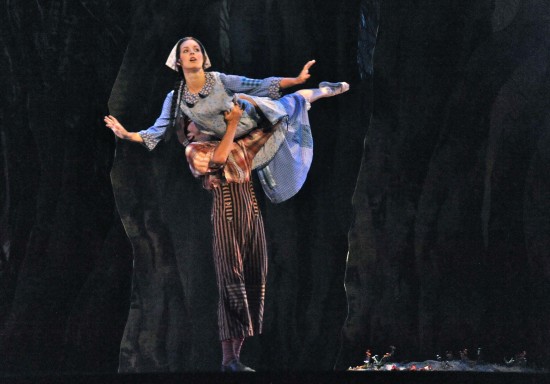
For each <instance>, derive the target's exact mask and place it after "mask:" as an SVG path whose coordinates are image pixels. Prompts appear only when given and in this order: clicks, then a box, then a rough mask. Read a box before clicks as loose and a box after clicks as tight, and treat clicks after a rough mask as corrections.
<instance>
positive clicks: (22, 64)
mask: <svg viewBox="0 0 550 384" xmlns="http://www.w3.org/2000/svg"><path fill="white" fill-rule="evenodd" d="M0 15H1V16H0V25H1V26H0V28H1V35H0V39H1V43H2V51H1V57H0V63H1V69H2V70H1V71H0V78H1V79H2V82H1V84H2V92H1V93H0V95H1V106H2V107H1V109H0V117H1V119H0V124H1V125H0V128H1V131H0V133H1V135H0V138H1V148H2V157H1V160H0V161H1V165H2V166H1V167H0V175H1V178H2V182H1V183H0V185H1V190H0V193H1V200H2V210H1V215H2V216H1V217H0V241H1V249H0V252H1V254H0V255H1V258H0V356H2V359H1V361H0V372H2V373H10V374H11V373H22V372H25V373H29V372H36V373H43V372H116V371H117V370H118V371H120V372H163V371H195V370H199V371H209V370H217V369H218V366H219V361H220V356H221V351H220V348H219V345H218V341H217V327H216V314H215V313H216V307H217V305H216V302H217V293H216V288H215V275H214V272H213V263H212V254H211V249H210V241H211V233H210V223H209V209H210V208H209V207H210V196H209V194H208V193H207V192H206V191H204V190H202V189H201V187H200V185H199V183H198V182H197V180H195V179H194V178H193V177H192V176H191V174H190V172H189V170H188V167H187V164H186V161H185V158H184V156H183V148H182V147H181V146H180V145H179V144H178V143H177V141H176V140H170V141H167V142H164V143H162V144H161V145H159V147H157V148H156V149H155V150H154V151H152V152H148V151H147V150H146V149H145V148H143V147H141V146H139V145H136V144H132V143H128V142H121V141H117V140H115V139H114V137H113V135H112V133H111V132H110V131H109V130H108V129H106V128H105V127H104V125H103V122H102V118H103V116H104V115H105V114H107V113H111V114H114V115H115V116H117V117H118V118H119V119H120V120H121V121H122V123H123V124H124V125H125V126H127V127H128V128H129V129H130V130H132V131H137V130H141V129H145V128H147V127H148V126H150V125H151V124H152V123H153V122H154V120H155V118H156V117H157V116H158V114H159V113H160V109H161V105H162V101H163V99H164V97H165V95H166V93H167V92H169V91H170V89H171V88H172V85H173V82H174V81H175V76H174V74H173V73H172V72H171V71H170V70H169V69H168V68H166V67H165V66H164V61H165V59H166V56H167V54H168V53H169V51H170V49H171V47H172V46H173V44H174V43H175V41H176V40H177V39H178V38H179V37H182V36H187V35H192V36H196V37H198V38H199V39H200V40H201V41H202V42H203V43H204V44H205V46H206V48H207V51H208V53H209V55H210V58H211V60H212V62H213V68H212V69H213V70H217V71H222V72H226V73H233V74H241V75H246V76H248V77H256V78H262V77H268V76H271V75H281V76H295V75H297V74H298V72H299V70H300V69H301V67H302V65H303V64H304V63H305V62H306V61H307V60H309V59H312V58H314V59H316V60H317V64H315V66H314V67H313V68H312V78H311V79H310V80H309V83H308V84H306V85H309V86H311V87H314V86H316V84H317V83H318V82H319V81H322V80H330V81H338V80H345V81H348V82H349V83H350V84H351V90H350V91H349V92H348V93H347V94H345V95H343V96H340V97H338V98H334V99H324V100H320V101H319V102H317V103H315V104H314V105H313V108H312V110H311V111H310V119H311V125H312V129H313V134H314V140H315V156H314V162H313V166H312V169H311V171H310V174H309V177H308V180H307V182H306V184H305V186H304V188H303V189H302V191H300V192H299V193H298V195H296V196H295V197H294V198H292V199H291V200H289V201H287V202H285V203H282V204H272V203H270V202H269V201H267V199H265V198H261V197H260V200H261V201H260V204H261V208H262V211H263V213H264V218H265V221H266V226H267V237H268V242H269V244H268V247H269V252H270V263H269V279H268V287H267V302H266V319H265V332H264V334H263V335H261V336H259V337H255V338H253V339H250V340H249V341H248V342H247V343H246V344H245V347H244V350H243V360H244V361H246V362H247V364H249V365H251V366H253V367H255V368H257V369H264V370H265V369H277V370H304V369H306V370H333V369H346V368H347V367H348V366H350V365H357V364H359V363H361V361H362V359H363V356H364V351H365V350H366V349H367V348H370V349H372V350H374V351H375V352H376V353H383V352H386V351H387V350H388V349H389V346H390V345H395V346H396V347H397V355H396V357H397V358H398V359H402V360H411V359H418V358H433V357H435V355H436V354H438V353H439V354H442V353H445V351H457V350H459V349H463V348H469V349H470V350H471V351H474V350H475V349H477V348H478V347H482V348H483V351H484V353H485V358H486V359H487V360H492V361H497V362H500V361H501V360H502V358H503V357H504V356H511V355H513V354H515V353H517V352H520V351H523V350H525V351H527V357H528V360H529V361H530V362H532V363H533V364H537V365H539V366H549V365H550V352H549V351H550V349H549V348H548V343H550V326H549V325H548V324H550V322H549V320H550V300H549V298H548V297H549V294H550V279H549V278H550V260H549V253H550V72H549V62H550V60H549V56H550V38H549V36H550V2H549V1H543V0H525V1H521V0H475V1H451V0H437V1H435V0H431V1H430V0H424V1H422V0H419V1H404V0H387V1H384V0H354V1H346V2H342V1H325V2H321V3H318V2H314V1H290V0H288V1H287V0H280V1H272V0H267V1H253V0H242V1H235V0H223V1H222V0H217V1H210V0H205V1H201V2H196V1H193V2H191V1H180V0H177V1H176V0H164V1H154V0H149V1H145V0H139V1H132V2H131V1H127V0H124V1H114V0H113V1H108V0H104V1H100V0H95V1H94V0H79V1H68V0H53V1H47V2H46V1H40V0H39V1H19V2H14V1H4V2H3V3H2V12H0ZM289 91H292V89H290V90H289ZM260 196H261V195H260Z"/></svg>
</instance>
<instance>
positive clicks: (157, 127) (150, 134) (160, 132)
mask: <svg viewBox="0 0 550 384" xmlns="http://www.w3.org/2000/svg"><path fill="white" fill-rule="evenodd" d="M173 93H174V91H171V92H170V93H168V95H167V96H166V99H164V103H163V105H162V112H161V113H160V116H159V117H158V118H157V120H156V121H155V124H154V125H153V126H151V127H149V128H147V129H145V130H143V131H139V132H138V135H140V136H141V138H142V139H143V145H145V146H146V147H147V149H149V150H150V151H152V150H153V149H155V147H156V146H157V144H158V143H159V142H160V141H161V140H162V137H163V136H164V132H166V128H167V127H168V125H169V124H170V107H171V106H172V95H173Z"/></svg>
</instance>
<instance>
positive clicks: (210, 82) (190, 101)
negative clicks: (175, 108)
mask: <svg viewBox="0 0 550 384" xmlns="http://www.w3.org/2000/svg"><path fill="white" fill-rule="evenodd" d="M204 76H205V77H206V81H205V83H204V85H203V87H202V88H201V89H200V90H199V91H198V92H197V93H192V92H191V91H190V90H189V88H188V87H187V84H185V86H184V87H183V99H184V100H185V103H186V104H187V106H188V107H189V108H192V107H193V106H194V105H195V104H196V103H197V101H199V100H200V99H201V98H203V99H204V98H205V97H206V96H208V95H209V94H210V92H211V91H212V88H213V87H214V76H213V75H212V74H211V73H210V72H206V73H205V74H204Z"/></svg>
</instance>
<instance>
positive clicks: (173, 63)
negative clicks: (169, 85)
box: [166, 37, 212, 72]
mask: <svg viewBox="0 0 550 384" xmlns="http://www.w3.org/2000/svg"><path fill="white" fill-rule="evenodd" d="M187 39H192V40H194V41H196V42H197V43H199V45H200V47H201V48H202V51H203V56H204V64H203V68H204V69H207V68H210V67H211V66H212V64H210V58H209V57H208V54H207V53H206V49H204V45H202V43H201V42H200V41H198V40H197V39H195V38H194V37H184V38H183V39H179V40H178V42H177V43H176V45H174V48H172V51H171V52H170V55H168V59H166V66H167V67H168V68H170V69H172V70H174V71H176V72H177V71H178V57H177V51H178V45H179V44H180V43H181V42H183V41H184V40H187Z"/></svg>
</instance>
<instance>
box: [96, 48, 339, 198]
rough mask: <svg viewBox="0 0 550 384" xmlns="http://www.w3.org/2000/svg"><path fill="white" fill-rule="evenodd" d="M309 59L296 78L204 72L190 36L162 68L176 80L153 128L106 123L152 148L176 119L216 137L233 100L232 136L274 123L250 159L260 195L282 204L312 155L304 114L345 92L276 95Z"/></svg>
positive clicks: (335, 88)
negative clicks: (236, 110)
mask: <svg viewBox="0 0 550 384" xmlns="http://www.w3.org/2000/svg"><path fill="white" fill-rule="evenodd" d="M314 63H315V61H314V60H311V61H309V62H307V63H306V64H305V65H304V68H303V69H302V71H301V72H300V74H299V75H298V76H297V77H295V78H280V77H270V78H267V79H263V80H255V79H249V78H246V77H243V76H234V75H226V74H223V73H219V72H205V71H204V70H205V69H206V68H209V67H210V60H209V59H208V55H207V54H206V51H205V50H204V47H203V46H202V44H201V43H200V42H199V41H198V40H196V39H194V38H191V37H187V38H183V39H181V40H180V41H178V43H177V44H176V46H175V47H174V49H173V50H172V52H171V54H170V56H169V57H168V61H167V62H166V64H167V65H168V66H169V67H170V68H172V69H174V70H176V71H177V72H178V73H179V74H180V76H181V81H180V82H178V83H177V84H176V87H175V89H174V91H172V92H170V93H169V94H168V96H167V97H166V99H165V101H164V105H163V110H162V113H161V116H160V117H159V118H158V119H157V121H156V122H155V125H153V126H152V127H150V128H149V129H147V130H144V131H140V132H128V131H127V130H126V129H124V127H123V126H122V125H121V124H120V123H119V122H118V120H117V119H116V118H115V117H113V116H106V117H105V123H106V125H107V126H108V127H109V128H111V129H112V130H113V132H114V133H115V135H116V136H118V137H120V138H122V139H126V140H130V141H134V142H139V143H143V144H144V145H145V146H147V148H149V149H150V150H152V149H153V148H155V146H156V145H157V143H158V142H159V141H160V140H162V138H164V137H165V135H166V134H167V132H171V130H170V129H167V128H170V127H171V126H172V125H173V124H174V122H175V120H176V119H178V118H181V117H183V118H185V119H190V120H192V121H193V122H194V123H195V124H196V125H197V127H198V128H199V129H200V131H201V132H203V133H206V134H208V135H211V136H213V137H215V138H218V139H220V138H222V137H223V134H224V133H225V121H224V115H223V112H225V111H229V110H230V109H231V108H232V105H233V102H234V101H237V102H238V103H239V105H240V106H241V108H242V109H243V115H242V117H241V119H240V121H239V123H238V126H237V130H236V138H239V137H242V136H243V135H244V134H246V133H248V132H250V131H251V130H252V129H254V128H257V127H258V126H259V124H261V122H262V121H267V122H268V123H269V124H271V125H273V126H274V127H275V128H274V134H273V136H272V137H271V138H270V139H269V140H268V142H267V143H266V144H265V145H264V147H263V148H262V150H261V151H260V152H259V153H258V154H257V155H256V157H255V159H254V164H253V168H254V169H257V170H258V176H259V177H260V180H261V181H262V187H263V188H264V192H265V193H266V195H267V196H268V197H269V198H270V200H271V201H273V202H281V201H284V200H287V199H289V198H290V197H292V196H293V195H294V194H296V193H297V192H298V191H299V190H300V188H301V187H302V185H303V183H304V181H305V178H306V176H307V172H308V171H309V167H310V165H311V159H312V155H313V140H312V136H311V130H310V127H309V119H308V115H307V110H308V109H309V104H310V103H312V102H314V101H316V100H318V99H319V98H323V97H330V96H334V95H337V94H340V93H343V92H345V91H347V90H348V89H349V85H348V84H347V83H345V82H341V83H326V82H323V83H321V84H319V88H315V89H302V90H298V91H296V92H295V93H292V94H289V95H286V96H284V97H282V98H279V97H280V90H281V89H284V88H288V87H291V86H295V85H299V84H303V83H304V82H305V81H306V80H307V79H308V78H309V77H310V74H309V68H310V67H311V66H312V65H313V64H314Z"/></svg>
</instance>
